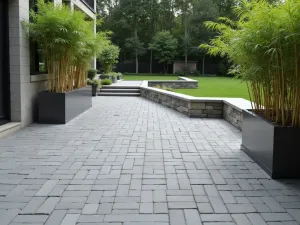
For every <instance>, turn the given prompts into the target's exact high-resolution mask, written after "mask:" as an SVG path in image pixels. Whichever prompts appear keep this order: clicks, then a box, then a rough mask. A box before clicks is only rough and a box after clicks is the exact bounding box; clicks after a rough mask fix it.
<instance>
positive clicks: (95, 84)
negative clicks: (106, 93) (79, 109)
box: [87, 79, 101, 96]
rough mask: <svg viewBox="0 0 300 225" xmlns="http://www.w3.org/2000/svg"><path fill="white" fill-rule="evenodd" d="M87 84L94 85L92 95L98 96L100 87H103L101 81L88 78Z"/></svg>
mask: <svg viewBox="0 0 300 225" xmlns="http://www.w3.org/2000/svg"><path fill="white" fill-rule="evenodd" d="M87 84H88V85H91V86H92V96H97V92H98V87H101V81H100V80H96V79H94V80H90V79H88V81H87Z"/></svg>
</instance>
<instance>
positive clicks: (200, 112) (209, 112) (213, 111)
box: [141, 81, 251, 130]
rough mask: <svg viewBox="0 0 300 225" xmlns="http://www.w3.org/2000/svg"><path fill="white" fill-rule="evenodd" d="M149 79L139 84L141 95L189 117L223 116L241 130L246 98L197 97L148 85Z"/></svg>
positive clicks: (248, 105)
mask: <svg viewBox="0 0 300 225" xmlns="http://www.w3.org/2000/svg"><path fill="white" fill-rule="evenodd" d="M148 82H149V81H144V82H143V84H142V86H141V96H142V97H144V98H147V99H149V100H152V101H154V102H157V103H159V104H162V105H164V106H167V107H169V108H172V109H174V110H176V111H178V112H181V113H183V114H185V115H187V116H189V117H196V118H224V119H225V120H227V121H228V122H229V123H231V124H232V125H233V126H235V127H236V128H238V129H239V130H242V124H243V114H242V112H243V109H250V108H251V104H250V102H249V101H248V100H245V99H240V98H197V97H193V96H189V95H184V94H179V93H175V92H170V91H165V90H161V89H158V88H153V87H148Z"/></svg>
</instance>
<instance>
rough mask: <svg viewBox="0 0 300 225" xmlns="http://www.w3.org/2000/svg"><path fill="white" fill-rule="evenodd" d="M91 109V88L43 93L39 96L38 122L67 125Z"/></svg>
mask: <svg viewBox="0 0 300 225" xmlns="http://www.w3.org/2000/svg"><path fill="white" fill-rule="evenodd" d="M91 107H92V96H91V87H90V86H87V87H83V88H80V89H76V90H73V91H70V92H66V93H53V92H48V91H43V92H40V93H39V95H38V111H39V112H38V122H39V123H44V124H66V123H67V122H69V121H70V120H72V119H74V118H75V117H77V116H79V115H80V114H82V113H83V112H85V111H86V110H88V109H90V108H91Z"/></svg>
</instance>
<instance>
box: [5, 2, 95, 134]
mask: <svg viewBox="0 0 300 225" xmlns="http://www.w3.org/2000/svg"><path fill="white" fill-rule="evenodd" d="M48 1H53V2H54V4H66V5H68V6H69V7H70V10H80V11H82V12H84V13H85V14H86V16H87V19H89V20H94V21H95V26H94V31H96V0H48ZM31 9H33V10H37V9H36V0H1V1H0V126H1V125H3V124H5V123H6V126H7V122H16V123H14V124H18V126H19V127H26V126H28V125H29V124H31V123H32V122H34V120H35V118H36V116H37V102H36V99H37V95H38V93H39V92H40V91H43V90H45V87H46V80H47V72H46V71H45V66H44V65H45V64H44V58H43V55H42V53H41V52H40V51H39V50H38V46H37V43H33V42H32V41H30V40H29V38H28V37H27V35H26V33H25V31H24V29H23V27H22V24H21V23H22V21H24V20H29V11H30V10H31ZM95 66H96V60H94V62H92V67H94V68H95ZM0 132H1V127H0Z"/></svg>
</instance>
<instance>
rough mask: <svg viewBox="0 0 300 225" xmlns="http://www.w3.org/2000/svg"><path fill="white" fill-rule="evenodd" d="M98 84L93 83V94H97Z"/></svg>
mask: <svg viewBox="0 0 300 225" xmlns="http://www.w3.org/2000/svg"><path fill="white" fill-rule="evenodd" d="M97 91H98V85H92V96H97Z"/></svg>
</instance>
